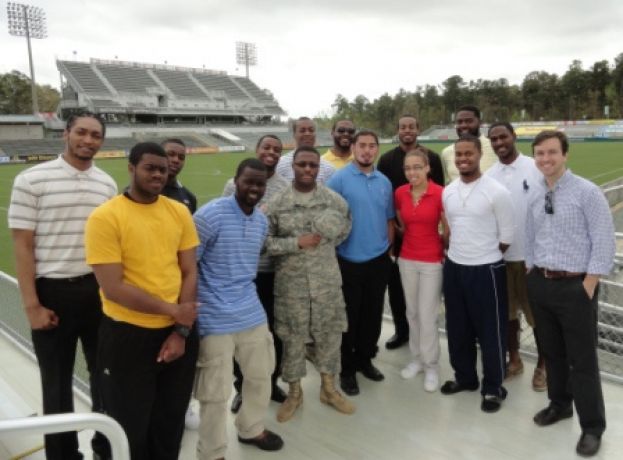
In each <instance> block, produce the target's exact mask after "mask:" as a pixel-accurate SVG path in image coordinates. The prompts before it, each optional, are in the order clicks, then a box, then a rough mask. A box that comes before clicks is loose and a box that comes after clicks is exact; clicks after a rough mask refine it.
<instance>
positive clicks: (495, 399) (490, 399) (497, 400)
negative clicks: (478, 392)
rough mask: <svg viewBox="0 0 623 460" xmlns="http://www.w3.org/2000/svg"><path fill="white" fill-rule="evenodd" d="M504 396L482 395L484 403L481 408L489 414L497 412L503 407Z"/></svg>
mask: <svg viewBox="0 0 623 460" xmlns="http://www.w3.org/2000/svg"><path fill="white" fill-rule="evenodd" d="M502 401H503V398H501V397H499V396H496V395H484V396H483V397H482V403H481V404H480V409H481V410H482V411H483V412H487V413H489V414H491V413H493V412H497V411H499V410H500V407H502Z"/></svg>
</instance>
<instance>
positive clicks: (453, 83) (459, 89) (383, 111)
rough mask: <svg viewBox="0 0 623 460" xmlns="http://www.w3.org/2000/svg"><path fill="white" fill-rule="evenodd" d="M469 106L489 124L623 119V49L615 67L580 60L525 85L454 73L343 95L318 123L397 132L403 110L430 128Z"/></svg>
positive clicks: (535, 76)
mask: <svg viewBox="0 0 623 460" xmlns="http://www.w3.org/2000/svg"><path fill="white" fill-rule="evenodd" d="M465 104H473V105H476V106H478V107H479V108H480V109H481V111H482V114H483V121H485V122H494V121H522V120H526V121H534V120H544V121H546V120H584V119H587V120H588V119H602V118H623V53H621V54H619V55H618V56H617V57H616V58H615V59H614V63H613V64H612V65H611V64H610V63H609V62H608V61H607V60H601V61H597V62H595V63H594V64H593V65H592V66H590V67H588V68H584V67H583V65H582V62H581V61H579V60H574V61H572V62H571V64H570V65H569V68H568V69H567V71H566V72H565V73H564V74H563V75H562V76H558V75H557V74H555V73H548V72H546V71H543V70H538V71H534V72H530V73H529V74H527V75H526V76H525V77H524V79H523V82H522V83H521V84H520V85H510V84H509V83H508V80H507V79H505V78H499V79H497V80H484V79H478V80H475V81H474V80H470V81H469V82H468V81H465V80H464V79H463V78H462V77H461V76H460V75H452V76H451V77H449V78H447V79H446V80H445V81H443V82H442V83H441V84H440V85H437V86H435V85H428V84H427V85H424V86H417V87H416V88H415V90H414V91H408V90H405V89H401V90H400V91H398V93H397V94H395V95H393V96H392V95H390V94H388V93H385V94H383V95H382V96H380V97H378V98H376V99H374V100H373V101H370V100H369V99H368V98H367V97H365V96H363V95H358V96H356V97H355V98H354V99H353V100H352V101H350V100H348V99H347V98H346V97H344V96H343V95H341V94H338V95H337V96H336V98H335V102H334V103H333V104H332V107H333V109H334V110H335V115H334V116H333V117H327V118H324V119H319V120H318V122H319V124H320V125H322V126H324V127H329V126H330V125H331V124H332V123H333V122H334V121H335V120H338V119H343V118H350V119H351V120H353V121H354V122H355V124H356V125H357V126H362V127H363V126H365V127H367V128H370V129H374V130H376V131H378V132H379V133H380V134H381V135H383V136H391V135H393V134H395V132H396V120H397V119H398V117H399V116H400V115H401V114H405V113H409V114H415V115H417V117H418V119H419V122H420V126H421V127H422V128H426V127H429V126H432V125H445V124H448V123H452V117H453V115H454V113H455V111H456V109H457V108H458V107H460V106H462V105H465Z"/></svg>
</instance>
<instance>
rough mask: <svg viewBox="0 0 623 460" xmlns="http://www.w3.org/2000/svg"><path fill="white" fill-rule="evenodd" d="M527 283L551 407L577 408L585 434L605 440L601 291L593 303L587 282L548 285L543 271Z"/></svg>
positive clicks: (574, 280) (569, 280)
mask: <svg viewBox="0 0 623 460" xmlns="http://www.w3.org/2000/svg"><path fill="white" fill-rule="evenodd" d="M526 282H527V286H528V297H529V299H530V305H531V306H532V310H533V313H534V321H535V323H536V324H537V328H536V333H537V334H538V338H539V343H540V345H541V351H542V353H543V357H544V358H545V367H546V369H547V395H548V397H549V399H550V401H551V404H552V405H553V406H555V407H558V408H561V409H564V408H567V407H569V406H570V405H571V403H572V402H574V403H575V409H576V411H577V413H578V418H579V419H580V426H581V427H582V431H583V432H585V433H591V434H595V435H597V436H601V434H602V433H603V432H604V430H605V429H606V411H605V408H604V397H603V394H602V391H601V378H600V375H599V364H598V362H597V310H598V302H597V297H598V289H596V290H595V295H594V296H593V298H592V299H589V298H588V295H587V294H586V291H585V290H584V286H583V285H582V277H579V276H578V277H575V278H562V279H546V278H545V277H544V276H543V274H542V273H541V272H540V271H539V270H537V269H533V270H531V271H530V273H529V274H528V277H527V280H526Z"/></svg>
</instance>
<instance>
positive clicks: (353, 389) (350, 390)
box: [340, 375, 359, 396]
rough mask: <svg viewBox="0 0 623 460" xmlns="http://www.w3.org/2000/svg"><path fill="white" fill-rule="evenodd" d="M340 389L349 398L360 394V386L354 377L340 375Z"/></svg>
mask: <svg viewBox="0 0 623 460" xmlns="http://www.w3.org/2000/svg"><path fill="white" fill-rule="evenodd" d="M340 388H341V389H342V391H343V392H344V393H346V394H347V395H348V396H356V395H358V394H359V384H358V383H357V378H356V377H355V376H354V375H340Z"/></svg>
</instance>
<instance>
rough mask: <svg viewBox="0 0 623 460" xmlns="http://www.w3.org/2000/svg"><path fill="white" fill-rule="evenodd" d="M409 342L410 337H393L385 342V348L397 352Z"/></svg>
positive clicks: (396, 335) (395, 335)
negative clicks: (396, 350)
mask: <svg viewBox="0 0 623 460" xmlns="http://www.w3.org/2000/svg"><path fill="white" fill-rule="evenodd" d="M407 342H409V336H408V335H398V334H394V335H392V336H391V337H390V338H389V340H388V341H387V342H385V348H387V349H388V350H395V349H396V348H400V347H402V346H403V345H404V344H405V343H407Z"/></svg>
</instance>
